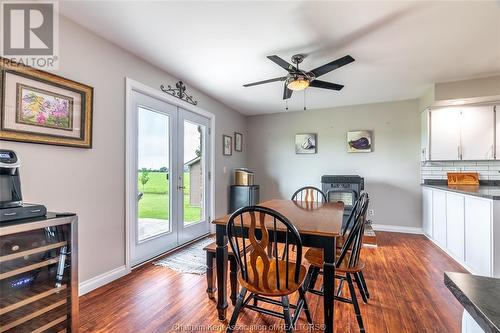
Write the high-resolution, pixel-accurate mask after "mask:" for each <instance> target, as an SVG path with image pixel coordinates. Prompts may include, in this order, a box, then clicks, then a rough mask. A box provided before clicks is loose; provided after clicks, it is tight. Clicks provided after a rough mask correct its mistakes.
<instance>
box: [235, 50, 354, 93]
mask: <svg viewBox="0 0 500 333" xmlns="http://www.w3.org/2000/svg"><path fill="white" fill-rule="evenodd" d="M267 58H268V59H269V60H271V61H272V62H274V63H276V64H277V65H278V66H280V67H282V68H284V69H285V70H286V71H288V75H286V76H282V77H277V78H274V79H269V80H264V81H258V82H253V83H248V84H244V85H243V87H251V86H256V85H259V84H264V83H270V82H276V81H285V87H284V91H283V99H289V98H290V97H291V96H292V92H293V91H298V90H304V89H306V88H307V87H315V88H323V89H330V90H340V89H342V88H344V86H343V85H341V84H336V83H331V82H326V81H321V80H317V78H318V77H320V76H321V75H325V74H326V73H329V72H331V71H333V70H335V69H337V68H339V67H342V66H345V65H347V64H350V63H351V62H353V61H354V58H353V57H351V56H350V55H346V56H345V57H342V58H339V59H337V60H334V61H332V62H329V63H327V64H325V65H323V66H320V67H318V68H315V69H313V70H312V71H310V72H307V71H304V70H302V69H299V64H300V63H301V62H302V60H304V58H305V56H304V55H303V54H296V55H294V56H292V62H293V63H294V64H295V66H294V65H292V64H290V63H288V62H286V61H285V60H283V59H282V58H280V57H278V56H277V55H271V56H268V57H267Z"/></svg>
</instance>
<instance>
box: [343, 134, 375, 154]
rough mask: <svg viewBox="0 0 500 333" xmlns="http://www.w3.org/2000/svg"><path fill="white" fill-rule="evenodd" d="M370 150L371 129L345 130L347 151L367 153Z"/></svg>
mask: <svg viewBox="0 0 500 333" xmlns="http://www.w3.org/2000/svg"><path fill="white" fill-rule="evenodd" d="M371 151H372V133H371V131H350V132H347V152H348V153H369V152H371Z"/></svg>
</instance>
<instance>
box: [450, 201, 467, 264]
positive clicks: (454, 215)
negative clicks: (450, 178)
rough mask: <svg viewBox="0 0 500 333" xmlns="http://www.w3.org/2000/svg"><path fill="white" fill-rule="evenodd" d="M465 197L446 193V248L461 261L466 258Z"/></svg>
mask: <svg viewBox="0 0 500 333" xmlns="http://www.w3.org/2000/svg"><path fill="white" fill-rule="evenodd" d="M464 199H465V198H464V196H463V195H460V194H455V193H452V192H447V193H446V249H447V250H448V252H449V253H450V254H451V255H452V256H453V257H454V258H455V259H456V260H458V261H460V262H464V259H465V255H464V247H465V244H464V243H465V225H464V224H465V220H464Z"/></svg>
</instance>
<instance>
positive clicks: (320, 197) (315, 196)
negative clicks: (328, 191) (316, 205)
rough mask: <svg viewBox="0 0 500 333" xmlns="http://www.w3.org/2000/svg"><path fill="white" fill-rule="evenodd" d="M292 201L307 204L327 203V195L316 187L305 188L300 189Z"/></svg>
mask: <svg viewBox="0 0 500 333" xmlns="http://www.w3.org/2000/svg"><path fill="white" fill-rule="evenodd" d="M292 200H293V201H306V202H327V199H326V195H325V193H323V191H321V190H320V189H319V188H317V187H314V186H304V187H301V188H299V189H298V190H297V191H295V193H294V194H293V195H292Z"/></svg>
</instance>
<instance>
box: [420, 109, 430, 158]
mask: <svg viewBox="0 0 500 333" xmlns="http://www.w3.org/2000/svg"><path fill="white" fill-rule="evenodd" d="M429 115H430V110H429V109H425V110H424V111H423V112H422V113H421V114H420V129H421V130H422V132H421V136H420V149H421V150H420V160H421V161H428V160H429V128H430V126H429V121H430V116H429Z"/></svg>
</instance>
